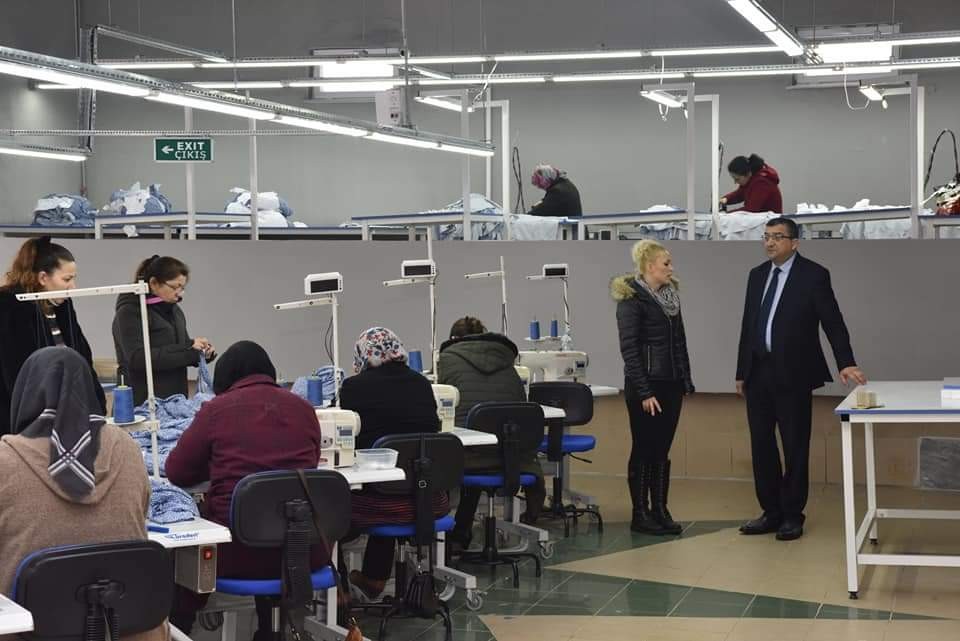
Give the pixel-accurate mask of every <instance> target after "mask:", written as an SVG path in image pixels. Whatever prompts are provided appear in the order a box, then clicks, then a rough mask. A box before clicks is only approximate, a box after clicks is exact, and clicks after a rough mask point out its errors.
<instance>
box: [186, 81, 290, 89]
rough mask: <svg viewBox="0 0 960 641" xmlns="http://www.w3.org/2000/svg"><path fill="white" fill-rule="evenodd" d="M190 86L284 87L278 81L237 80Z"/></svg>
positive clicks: (214, 87) (235, 87)
mask: <svg viewBox="0 0 960 641" xmlns="http://www.w3.org/2000/svg"><path fill="white" fill-rule="evenodd" d="M190 84H191V85H192V86H194V87H199V88H200V89H283V88H284V86H285V85H284V83H283V82H282V81H280V80H238V81H237V82H231V81H229V80H224V81H222V82H191V83H190Z"/></svg>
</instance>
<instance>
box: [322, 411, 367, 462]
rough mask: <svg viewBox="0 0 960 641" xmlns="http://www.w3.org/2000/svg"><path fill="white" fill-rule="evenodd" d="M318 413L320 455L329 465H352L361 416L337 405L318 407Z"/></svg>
mask: <svg viewBox="0 0 960 641" xmlns="http://www.w3.org/2000/svg"><path fill="white" fill-rule="evenodd" d="M316 413H317V421H318V422H319V423H320V456H322V457H323V458H325V459H326V460H327V465H328V466H333V467H351V466H352V465H353V463H354V450H356V448H357V434H359V433H360V416H359V415H358V414H357V413H356V412H351V411H350V410H343V409H340V408H337V407H329V408H323V409H317V410H316Z"/></svg>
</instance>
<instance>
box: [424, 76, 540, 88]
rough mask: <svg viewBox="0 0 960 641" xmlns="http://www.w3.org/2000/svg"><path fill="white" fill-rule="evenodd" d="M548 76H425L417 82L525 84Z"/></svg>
mask: <svg viewBox="0 0 960 641" xmlns="http://www.w3.org/2000/svg"><path fill="white" fill-rule="evenodd" d="M546 81H547V77H546V76H500V77H497V76H491V77H486V76H470V77H467V78H465V77H454V78H449V79H446V78H424V79H422V80H419V79H418V80H417V82H416V84H418V85H420V86H422V87H445V86H451V85H484V84H491V85H525V84H536V83H540V82H546Z"/></svg>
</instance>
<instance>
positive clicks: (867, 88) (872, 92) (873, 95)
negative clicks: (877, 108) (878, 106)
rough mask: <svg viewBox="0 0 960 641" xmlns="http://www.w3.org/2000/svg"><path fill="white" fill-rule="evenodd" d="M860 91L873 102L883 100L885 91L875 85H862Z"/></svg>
mask: <svg viewBox="0 0 960 641" xmlns="http://www.w3.org/2000/svg"><path fill="white" fill-rule="evenodd" d="M860 93H862V94H863V95H864V97H865V98H867V99H868V100H870V101H872V102H880V101H881V100H883V93H882V92H881V91H880V90H879V89H877V88H876V87H874V86H873V85H860Z"/></svg>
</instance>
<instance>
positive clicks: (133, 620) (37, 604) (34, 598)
mask: <svg viewBox="0 0 960 641" xmlns="http://www.w3.org/2000/svg"><path fill="white" fill-rule="evenodd" d="M11 597H12V598H13V600H14V601H16V602H17V603H19V604H20V605H21V606H23V607H24V608H26V609H27V610H29V611H30V613H31V614H32V615H33V632H30V633H24V634H22V635H21V636H23V637H25V638H28V639H35V640H37V641H104V639H105V638H106V635H107V633H108V632H109V634H110V638H111V639H119V638H120V637H121V636H126V635H130V634H137V633H139V632H147V631H148V630H152V629H154V628H156V627H158V626H159V625H161V624H162V623H163V622H164V621H165V620H166V618H167V616H168V615H169V613H170V605H171V604H172V602H173V561H172V559H171V557H170V554H169V553H168V552H167V550H165V549H164V548H163V546H162V545H160V544H159V543H154V542H152V541H121V542H115V543H96V544H90V545H69V546H63V547H55V548H47V549H44V550H38V551H37V552H34V553H32V554H30V555H29V556H27V557H26V558H25V559H23V560H22V561H21V562H20V565H19V566H18V567H17V572H16V575H15V578H14V580H13V594H12V595H11Z"/></svg>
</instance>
